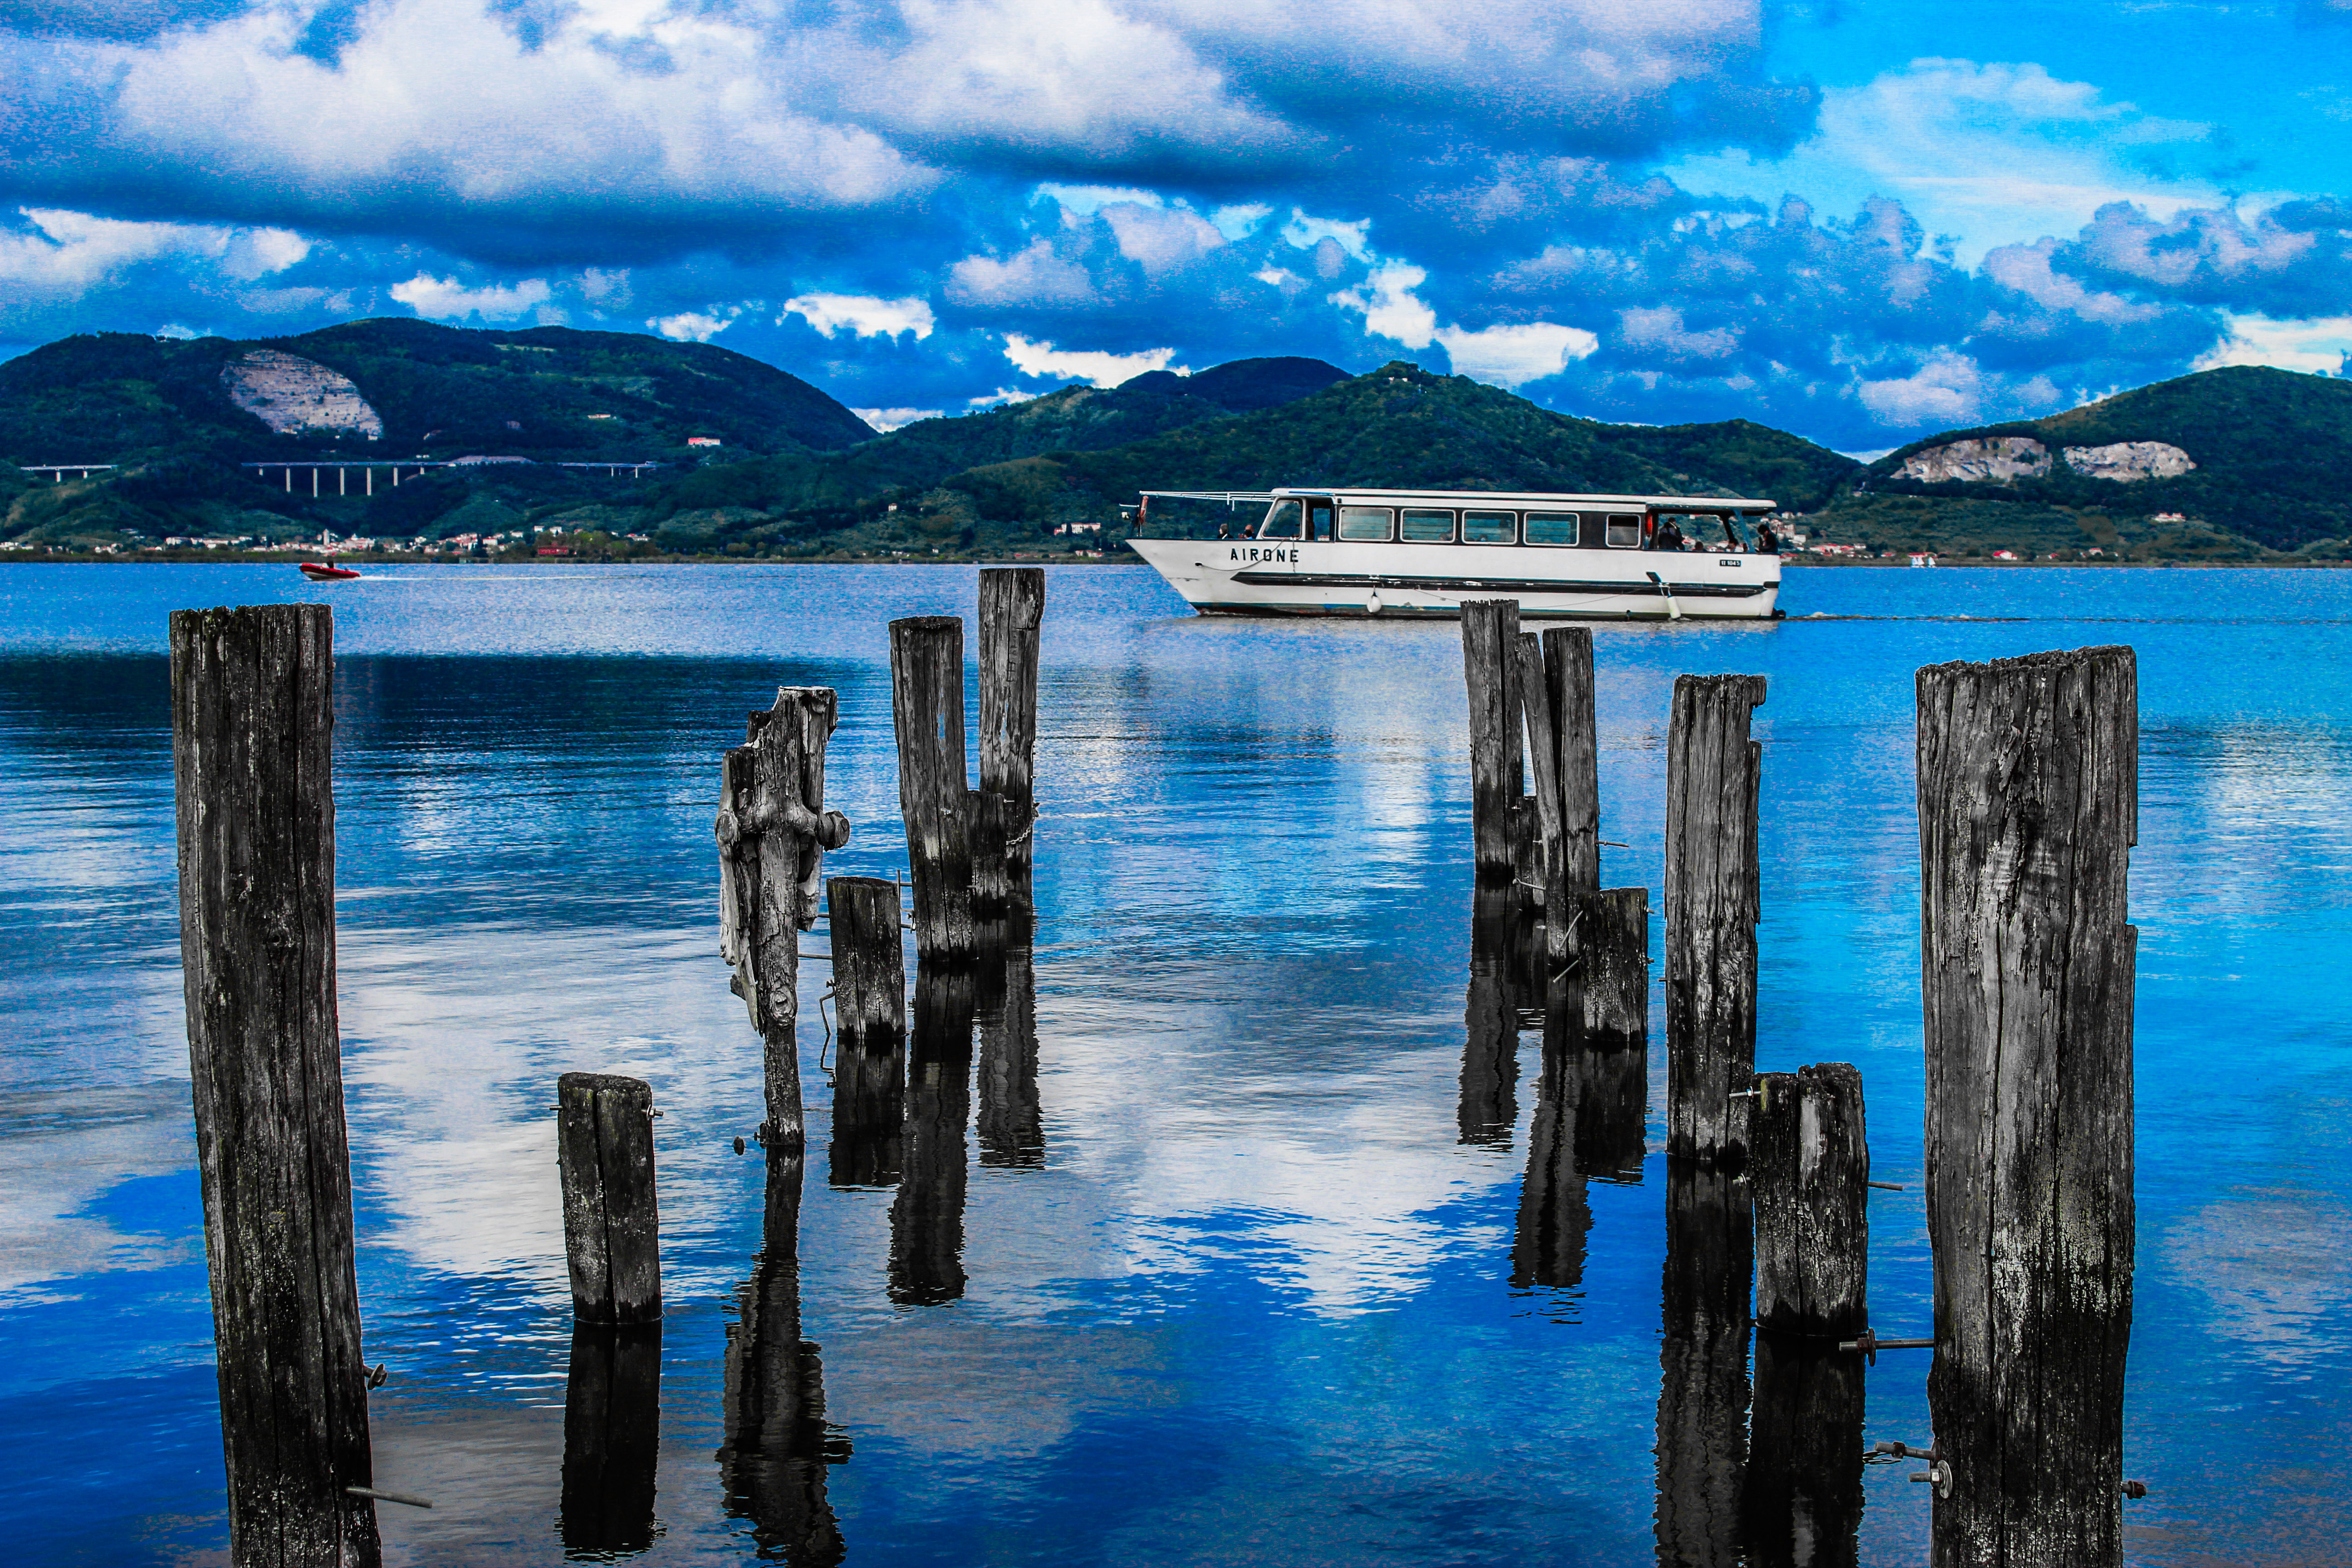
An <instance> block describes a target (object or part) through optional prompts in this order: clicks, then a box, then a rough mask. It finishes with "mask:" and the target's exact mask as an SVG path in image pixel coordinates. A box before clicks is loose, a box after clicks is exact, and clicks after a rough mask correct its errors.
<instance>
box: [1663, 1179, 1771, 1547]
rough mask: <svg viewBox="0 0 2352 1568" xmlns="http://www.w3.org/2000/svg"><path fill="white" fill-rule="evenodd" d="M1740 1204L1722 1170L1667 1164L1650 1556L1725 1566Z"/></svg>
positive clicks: (1735, 1412) (1742, 1465) (1746, 1263)
mask: <svg viewBox="0 0 2352 1568" xmlns="http://www.w3.org/2000/svg"><path fill="white" fill-rule="evenodd" d="M1748 1247H1749V1239H1748V1194H1747V1189H1746V1188H1745V1186H1744V1185H1743V1184H1740V1183H1739V1182H1738V1181H1737V1180H1735V1179H1734V1178H1732V1177H1731V1176H1730V1175H1728V1174H1727V1173H1724V1172H1721V1171H1717V1170H1713V1169H1709V1168H1707V1167H1706V1166H1703V1165H1698V1164H1695V1163H1686V1162H1683V1161H1669V1162H1668V1163H1667V1166H1666V1267H1665V1281H1664V1300H1663V1315H1664V1338H1663V1341H1662V1342H1661V1347H1660V1350H1659V1368H1660V1372H1661V1373H1662V1376H1661V1380H1660V1385H1659V1393H1658V1514H1657V1527H1658V1561H1659V1563H1662V1564H1664V1563H1672V1564H1676V1565H1678V1568H1679V1565H1682V1564H1694V1565H1703V1568H1734V1565H1735V1564H1737V1563H1738V1562H1739V1492H1740V1485H1741V1482H1742V1480H1743V1479H1744V1472H1745V1470H1746V1468H1747V1457H1748V1421H1747V1416H1748V1277H1749V1267H1750V1261H1751V1255H1750V1253H1749V1250H1748Z"/></svg>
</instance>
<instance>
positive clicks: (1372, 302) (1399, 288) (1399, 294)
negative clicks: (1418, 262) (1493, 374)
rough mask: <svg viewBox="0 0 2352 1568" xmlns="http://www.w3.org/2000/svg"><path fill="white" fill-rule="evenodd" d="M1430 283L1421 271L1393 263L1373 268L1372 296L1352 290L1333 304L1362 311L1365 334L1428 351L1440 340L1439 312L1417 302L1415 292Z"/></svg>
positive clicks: (1345, 290)
mask: <svg viewBox="0 0 2352 1568" xmlns="http://www.w3.org/2000/svg"><path fill="white" fill-rule="evenodd" d="M1428 279H1429V274H1428V273H1427V272H1425V271H1423V269H1422V268H1418V267H1412V266H1409V265H1407V264H1405V263H1403V262H1401V261H1391V262H1388V263H1385V264H1383V265H1382V266H1380V267H1377V268H1373V270H1372V275H1371V277H1370V279H1367V286H1368V287H1369V288H1370V294H1369V295H1367V294H1366V293H1365V291H1364V289H1344V290H1342V291H1341V292H1339V293H1337V294H1334V295H1332V296H1331V303H1333V304H1335V305H1339V306H1343V307H1345V308H1346V309H1348V310H1356V311H1360V312H1361V313H1362V315H1363V318H1364V330H1365V331H1368V332H1370V333H1372V334H1373V335H1374V336H1376V337H1383V338H1390V339H1393V340H1394V341H1395V342H1400V343H1402V344H1403V345H1404V346H1405V347H1407V348H1409V349H1425V348H1427V347H1428V346H1429V345H1430V344H1431V343H1432V342H1434V341H1435V340H1436V337H1437V312H1436V311H1434V310H1431V309H1430V308H1429V307H1428V306H1426V305H1424V304H1423V303H1422V302H1421V301H1420V300H1416V299H1414V298H1413V294H1412V291H1413V290H1414V289H1418V288H1420V287H1421V285H1422V284H1423V283H1424V282H1426V281H1427V280H1428Z"/></svg>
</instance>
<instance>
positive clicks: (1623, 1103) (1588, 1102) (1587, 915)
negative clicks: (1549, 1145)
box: [1544, 888, 1650, 1175]
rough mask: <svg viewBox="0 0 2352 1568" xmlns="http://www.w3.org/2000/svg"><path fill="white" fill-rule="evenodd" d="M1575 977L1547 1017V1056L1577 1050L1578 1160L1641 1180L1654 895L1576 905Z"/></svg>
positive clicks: (1596, 896) (1596, 1171) (1596, 1170)
mask: <svg viewBox="0 0 2352 1568" xmlns="http://www.w3.org/2000/svg"><path fill="white" fill-rule="evenodd" d="M1577 907H1578V908H1579V910H1580V911H1581V915H1580V921H1579V924H1580V929H1581V931H1582V933H1583V941H1582V946H1581V949H1580V952H1578V954H1577V956H1576V957H1575V958H1574V959H1573V960H1571V961H1570V963H1572V965H1573V972H1572V973H1570V975H1569V976H1568V978H1567V979H1566V980H1565V981H1564V982H1563V984H1562V985H1560V986H1559V987H1556V988H1555V999H1554V1001H1553V1003H1552V1005H1551V1006H1550V1007H1549V1009H1548V1010H1547V1013H1546V1018H1545V1025H1546V1027H1545V1044H1544V1048H1545V1049H1546V1051H1547V1052H1549V1051H1550V1050H1552V1049H1553V1048H1554V1041H1555V1038H1557V1039H1558V1040H1559V1042H1561V1043H1562V1044H1563V1045H1566V1044H1568V1043H1570V1042H1572V1044H1573V1053H1572V1055H1571V1056H1570V1068H1571V1070H1572V1072H1573V1074H1574V1077H1575V1079H1576V1085H1575V1090H1574V1097H1575V1104H1576V1118H1575V1121H1574V1142H1575V1149H1574V1158H1575V1160H1576V1164H1577V1168H1578V1169H1579V1170H1580V1171H1582V1172H1584V1173H1586V1174H1588V1175H1603V1174H1609V1175H1615V1174H1621V1173H1627V1172H1637V1171H1639V1170H1640V1169H1641V1166H1642V1162H1643V1159H1644V1157H1645V1156H1646V1155H1647V1153H1648V1143H1647V1138H1648V1129H1647V1121H1648V1117H1647V1112H1648V1109H1649V1093H1650V894H1649V889H1646V888H1612V889H1608V890H1606V891H1604V892H1599V893H1588V894H1586V895H1585V896H1584V897H1583V898H1582V899H1581V900H1579V902H1578V906H1577Z"/></svg>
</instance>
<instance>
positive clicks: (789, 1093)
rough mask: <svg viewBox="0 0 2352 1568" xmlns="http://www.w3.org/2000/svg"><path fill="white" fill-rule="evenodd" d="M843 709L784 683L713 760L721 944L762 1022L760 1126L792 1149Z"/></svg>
mask: <svg viewBox="0 0 2352 1568" xmlns="http://www.w3.org/2000/svg"><path fill="white" fill-rule="evenodd" d="M839 712H840V706H839V702H838V700H837V699H836V698H835V695H834V693H833V691H832V690H831V689H829V688H827V687H822V686H787V687H781V688H779V689H777V691H776V701H775V706H774V707H772V708H771V709H769V710H767V711H765V712H757V713H753V714H751V716H750V719H749V721H748V722H747V724H746V726H745V731H746V734H745V743H744V744H743V745H740V746H738V747H736V748H734V749H733V750H731V751H730V752H728V753H727V755H726V758H725V760H724V761H723V763H721V766H720V780H721V789H720V799H719V819H718V823H717V827H716V831H717V834H718V837H719V953H720V955H721V956H723V957H724V958H725V959H726V960H727V962H728V963H730V964H732V965H734V967H735V979H734V982H733V989H734V992H735V994H737V995H739V996H740V997H742V998H743V1005H744V1006H745V1007H746V1008H747V1009H749V1011H750V1013H751V1026H752V1027H753V1028H755V1029H757V1030H758V1031H759V1032H760V1040H761V1066H762V1069H763V1073H762V1076H763V1078H764V1079H765V1082H766V1088H767V1110H768V1119H767V1121H766V1122H765V1123H764V1124H763V1125H762V1126H761V1130H760V1136H761V1142H763V1143H765V1144H766V1145H767V1146H768V1147H769V1148H771V1149H798V1148H799V1147H801V1142H802V1139H803V1137H804V1136H805V1131H806V1130H805V1123H804V1119H803V1112H802V1109H801V1064H800V1050H799V1046H798V1043H797V1038H796V1036H795V1032H794V1030H795V1026H796V1023H797V1021H798V1018H799V1015H800V934H801V932H803V931H806V930H808V929H809V928H810V927H811V926H813V925H814V924H815V923H816V896H817V887H818V879H819V875H820V868H822V866H823V864H824V852H825V851H826V850H828V849H838V848H840V847H842V846H843V845H845V844H846V843H848V842H849V819H848V818H847V817H845V816H842V815H841V813H839V812H837V811H827V810H826V809H825V808H824V748H825V742H826V741H827V740H828V739H830V738H831V736H832V734H833V727H834V723H835V720H836V718H837V716H838V714H839Z"/></svg>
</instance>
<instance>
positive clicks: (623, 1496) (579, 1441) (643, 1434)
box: [558, 1322, 661, 1555]
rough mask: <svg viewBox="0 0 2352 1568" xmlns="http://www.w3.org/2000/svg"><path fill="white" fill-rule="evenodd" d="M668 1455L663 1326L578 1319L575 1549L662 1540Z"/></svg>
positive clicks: (568, 1457) (570, 1423)
mask: <svg viewBox="0 0 2352 1568" xmlns="http://www.w3.org/2000/svg"><path fill="white" fill-rule="evenodd" d="M660 1458H661V1325H660V1324H659V1323H646V1324H640V1325H637V1326H635V1327H630V1328H614V1327H613V1326H611V1325H610V1324H601V1323H588V1322H578V1323H575V1324H574V1325H573V1327H572V1370H571V1375H570V1376H568V1377H567V1378H566V1379H565V1380H564V1384H563V1511H562V1515H561V1517H560V1520H559V1522H558V1533H559V1534H561V1535H562V1540H563V1550H564V1552H565V1553H566V1554H567V1555H569V1554H570V1553H572V1552H582V1553H594V1554H602V1553H605V1552H642V1551H644V1550H645V1549H646V1547H648V1546H651V1545H652V1544H653V1543H654V1469H655V1466H656V1463H657V1462H658V1461H659V1459H660Z"/></svg>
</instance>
